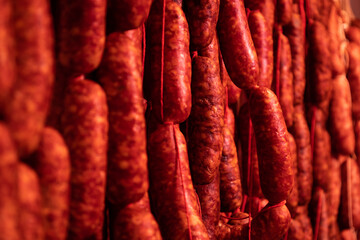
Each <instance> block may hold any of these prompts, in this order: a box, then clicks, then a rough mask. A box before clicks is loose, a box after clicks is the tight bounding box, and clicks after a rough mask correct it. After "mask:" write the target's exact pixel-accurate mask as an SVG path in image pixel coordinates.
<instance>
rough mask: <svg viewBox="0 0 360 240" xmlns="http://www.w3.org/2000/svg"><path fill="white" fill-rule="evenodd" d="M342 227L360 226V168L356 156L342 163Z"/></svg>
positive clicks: (340, 213)
mask: <svg viewBox="0 0 360 240" xmlns="http://www.w3.org/2000/svg"><path fill="white" fill-rule="evenodd" d="M341 180H342V184H341V203H340V209H339V225H340V229H346V228H351V227H354V228H355V229H358V228H359V227H360V193H359V192H360V170H359V166H358V165H357V163H356V161H355V159H354V158H350V157H348V158H347V160H346V161H345V162H344V163H343V164H342V165H341Z"/></svg>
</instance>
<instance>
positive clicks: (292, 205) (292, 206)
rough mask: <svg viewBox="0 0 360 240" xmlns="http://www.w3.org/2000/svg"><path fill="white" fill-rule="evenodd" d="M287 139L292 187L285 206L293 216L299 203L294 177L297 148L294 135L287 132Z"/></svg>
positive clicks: (295, 173) (296, 183)
mask: <svg viewBox="0 0 360 240" xmlns="http://www.w3.org/2000/svg"><path fill="white" fill-rule="evenodd" d="M288 139H289V146H290V152H291V166H292V170H293V174H294V187H293V188H292V189H291V191H290V195H289V197H288V199H287V200H286V206H287V208H288V209H289V211H290V213H291V216H295V214H296V208H297V206H298V203H299V191H298V182H297V179H296V176H297V171H298V170H297V165H298V163H297V149H296V142H295V139H294V137H293V136H292V135H291V134H290V133H289V134H288Z"/></svg>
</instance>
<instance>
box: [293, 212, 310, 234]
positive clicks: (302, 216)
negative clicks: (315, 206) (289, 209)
mask: <svg viewBox="0 0 360 240" xmlns="http://www.w3.org/2000/svg"><path fill="white" fill-rule="evenodd" d="M307 209H308V206H301V207H298V208H297V216H296V217H295V219H296V220H297V221H299V222H300V224H301V227H302V229H303V231H304V240H312V239H313V238H312V236H313V230H312V226H311V221H310V218H309V216H308V210H307Z"/></svg>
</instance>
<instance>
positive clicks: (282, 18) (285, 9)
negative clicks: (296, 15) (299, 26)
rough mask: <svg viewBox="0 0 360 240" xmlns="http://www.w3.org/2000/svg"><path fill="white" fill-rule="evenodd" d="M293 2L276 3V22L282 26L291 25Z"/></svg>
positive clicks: (282, 0) (279, 1)
mask: <svg viewBox="0 0 360 240" xmlns="http://www.w3.org/2000/svg"><path fill="white" fill-rule="evenodd" d="M292 6H293V1H292V0H277V1H276V10H275V11H276V21H277V22H278V23H279V24H281V25H286V24H289V23H290V21H291V17H292Z"/></svg>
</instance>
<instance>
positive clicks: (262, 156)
mask: <svg viewBox="0 0 360 240" xmlns="http://www.w3.org/2000/svg"><path fill="white" fill-rule="evenodd" d="M249 96H250V97H249V106H250V117H251V120H252V123H253V127H254V132H255V139H256V147H257V152H258V157H259V172H260V184H261V189H262V191H263V193H264V196H265V197H266V198H267V199H268V200H269V202H270V203H279V202H281V201H283V200H285V199H287V197H288V196H289V193H290V190H291V189H292V187H293V184H294V178H293V172H292V166H291V153H290V148H289V142H288V132H287V129H286V124H285V120H284V117H283V115H282V112H281V107H280V104H279V102H278V100H277V97H276V95H275V94H274V93H273V92H272V91H271V90H269V89H268V88H264V87H257V88H253V89H251V91H249Z"/></svg>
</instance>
